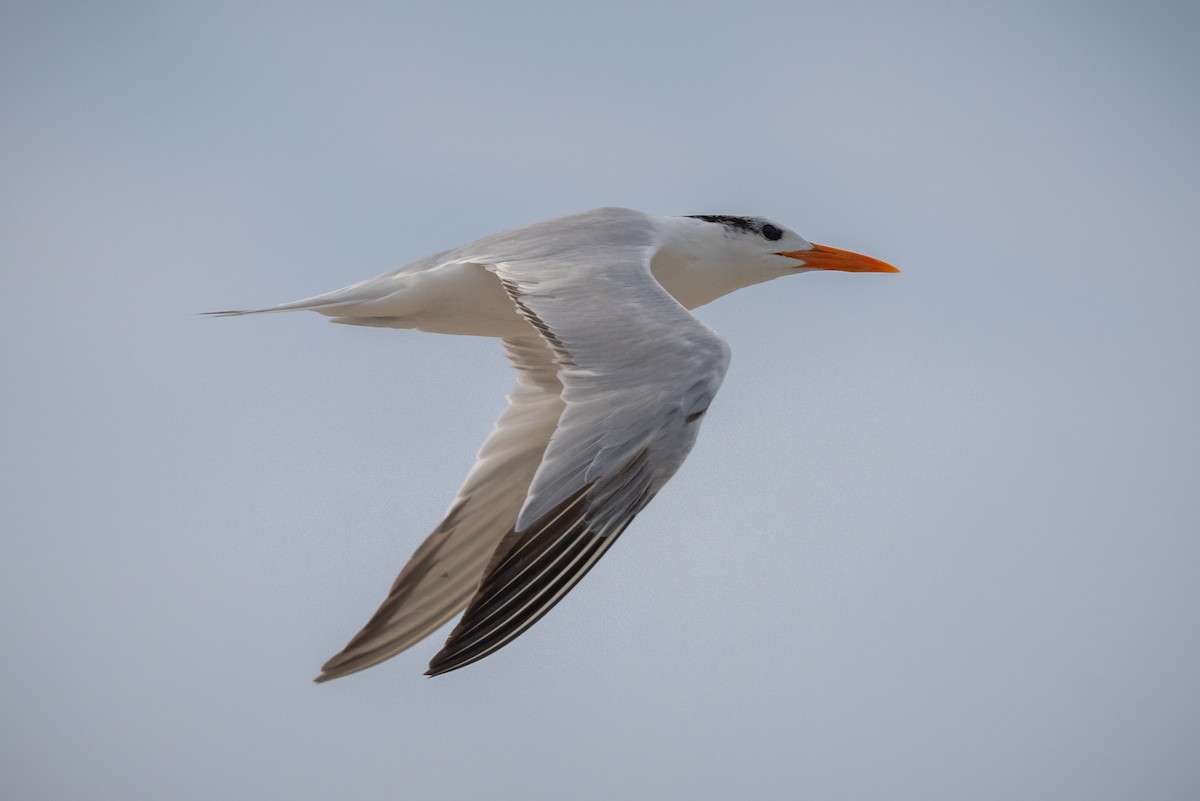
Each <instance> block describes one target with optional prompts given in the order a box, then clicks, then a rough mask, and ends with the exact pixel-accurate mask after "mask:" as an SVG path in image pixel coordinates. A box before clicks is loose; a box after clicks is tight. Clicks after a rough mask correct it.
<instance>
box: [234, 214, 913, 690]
mask: <svg viewBox="0 0 1200 801" xmlns="http://www.w3.org/2000/svg"><path fill="white" fill-rule="evenodd" d="M810 270H845V271H849V272H881V273H883V272H887V273H891V272H898V270H896V268H895V267H892V266H891V265H888V264H885V263H884V262H881V261H878V260H876V259H873V258H870V257H868V256H862V255H859V254H857V253H851V252H849V251H845V250H839V249H837V248H832V247H826V246H824V245H814V244H813V243H811V242H808V241H806V240H804V239H803V238H801V237H800V236H799V235H797V234H796V233H794V232H793V231H791V230H789V229H787V228H784V227H783V226H782V225H779V224H777V223H774V222H771V221H769V220H765V219H763V218H761V217H736V216H728V215H696V216H690V217H658V216H654V215H650V214H645V213H643V212H640V211H633V210H631V209H620V208H602V209H594V210H592V211H585V212H582V213H580V214H572V215H569V216H566V217H559V218H557V219H553V220H547V221H545V222H539V223H533V224H532V225H526V226H523V227H520V228H514V229H512V230H509V231H503V232H501V233H498V234H494V235H492V236H488V237H485V238H483V239H480V240H479V241H477V242H472V243H471V244H469V245H464V246H462V247H459V248H455V249H453V250H448V251H445V252H443V253H438V254H436V255H433V256H429V257H428V258H424V259H421V260H419V261H415V262H412V263H411V264H408V265H405V266H404V267H400V268H398V269H395V270H392V271H391V272H388V273H384V274H383V275H381V276H379V277H377V278H372V279H370V280H367V281H363V282H361V283H358V284H354V285H352V286H348V287H346V288H344V289H339V290H336V291H334V292H329V293H327V294H324V295H318V296H316V297H312V298H307V299H305V300H299V301H296V302H294V303H285V304H282V305H279V306H275V307H272V308H268V309H254V310H243V311H229V312H216V313H215V314H217V315H240V314H258V313H261V312H276V311H294V310H300V309H307V310H310V311H315V312H319V313H321V314H323V315H326V316H327V317H330V318H332V320H333V322H335V323H348V324H350V325H367V326H382V327H385V328H416V329H420V330H422V331H432V332H435V333H441V334H473V335H477V336H487V337H499V338H500V339H501V340H502V341H503V343H504V349H505V352H506V353H507V355H508V358H509V361H511V362H512V365H513V367H515V368H516V371H517V383H516V386H515V387H514V388H513V390H512V392H511V393H510V394H509V396H508V408H507V409H506V410H505V412H504V413H503V414H502V415H501V416H500V419H499V421H497V423H496V427H495V429H494V430H493V432H492V434H491V436H490V437H488V439H487V441H486V442H485V443H484V444H483V448H482V449H481V450H480V452H479V456H478V458H477V460H476V462H475V466H474V467H473V468H472V469H471V472H470V473H469V474H468V475H467V479H466V483H464V484H463V486H462V488H461V489H460V490H459V491H458V496H457V497H456V498H455V499H454V502H453V503H451V504H450V509H449V511H448V512H447V513H446V517H445V519H444V520H443V521H442V522H441V523H440V524H439V525H438V526H437V528H435V529H434V530H433V533H432V534H430V535H429V536H428V537H427V538H426V540H425V542H423V543H422V544H421V546H420V547H419V548H417V551H416V553H414V554H413V556H412V558H411V559H409V561H408V564H407V565H405V566H404V569H403V570H401V571H400V575H399V576H398V577H397V578H396V581H395V582H394V583H393V584H392V588H391V591H390V592H388V595H387V598H386V599H385V600H384V602H383V604H382V605H381V606H380V607H379V610H378V611H377V612H375V615H374V616H373V617H372V618H371V619H370V621H368V623H367V624H366V626H364V627H363V629H362V631H360V632H359V633H358V634H356V635H355V636H354V638H353V639H351V640H350V642H349V644H347V645H346V647H345V648H344V649H343V650H342V651H341V652H340V653H338V654H337V655H336V656H334V657H333V658H332V659H330V660H329V661H328V662H326V663H325V665H324V666H323V667H322V669H321V675H320V676H319V677H318V678H317V681H327V680H328V679H334V678H338V677H339V676H345V675H347V674H349V673H354V672H356V671H359V670H363V669H364V668H368V667H371V666H372V665H376V664H378V663H380V662H382V661H383V660H385V659H388V658H390V657H392V656H395V655H396V654H398V653H400V652H401V651H403V650H405V649H406V648H409V647H410V646H412V645H413V644H415V643H416V642H418V641H420V640H421V639H423V638H424V637H426V636H427V635H429V634H431V633H432V632H433V631H435V630H436V629H437V628H438V627H439V626H441V625H442V624H443V623H445V622H446V621H447V620H449V619H450V618H451V617H453V616H454V615H455V614H457V613H458V612H459V611H460V610H462V609H463V608H464V607H465V609H466V611H465V613H464V614H463V616H462V619H461V620H460V621H459V623H458V625H457V626H456V627H455V628H454V630H453V631H452V632H450V637H449V638H448V639H447V640H446V644H445V646H444V647H443V648H442V650H441V651H440V652H439V653H438V654H437V655H436V656H434V658H433V661H432V662H430V664H429V670H428V675H431V676H432V675H437V674H440V673H446V672H448V671H451V670H455V669H457V668H460V667H463V666H464V665H469V664H471V663H472V662H475V661H477V660H480V659H482V658H484V657H485V656H488V655H489V654H491V653H493V652H495V651H496V650H498V649H500V648H502V647H504V646H505V645H507V644H508V643H510V642H512V640H513V639H515V638H516V637H517V636H519V635H520V634H521V633H522V632H524V631H525V630H526V629H528V628H529V627H530V626H532V625H533V624H534V623H535V622H536V621H537V620H538V619H539V618H540V617H541V616H542V615H544V614H546V612H547V611H549V610H550V608H551V607H553V606H554V604H556V603H558V601H559V600H560V599H561V598H562V597H563V596H564V595H565V594H566V593H567V592H568V591H569V590H570V589H571V588H572V587H574V586H575V584H576V583H577V582H578V581H579V580H580V579H581V578H583V576H584V574H586V573H587V572H588V570H589V569H591V567H592V565H594V564H595V563H596V560H598V559H599V558H600V557H601V556H603V555H604V552H605V551H607V550H608V549H609V547H611V546H612V544H613V543H614V542H616V540H617V537H618V536H620V534H621V532H623V531H624V530H625V528H626V526H628V525H629V523H630V522H631V521H632V520H633V518H634V516H636V515H637V513H638V512H640V511H641V510H642V509H643V508H644V507H645V506H646V504H647V503H649V502H650V499H651V498H653V497H654V495H655V493H657V492H658V491H659V490H660V489H662V487H663V485H664V484H666V483H667V481H668V480H669V479H670V478H671V476H673V475H674V474H675V471H676V470H678V469H679V466H680V465H681V464H682V463H683V460H684V458H685V457H686V456H687V454H688V451H690V450H691V449H692V445H693V443H695V441H696V434H697V432H698V431H699V428H700V422H701V421H702V420H703V419H704V413H705V411H706V410H707V409H708V405H709V403H711V402H712V399H713V396H714V395H715V394H716V392H717V388H718V387H720V386H721V380H722V378H723V377H724V375H725V369H726V367H727V366H728V364H729V347H728V346H727V345H726V344H725V341H724V340H723V339H721V337H719V336H717V334H716V333H714V332H713V331H712V330H710V329H709V328H708V327H707V326H705V325H704V324H703V323H701V322H700V321H699V320H697V319H696V318H695V317H694V316H692V314H691V312H690V311H689V309H694V308H696V307H697V306H702V305H704V304H705V303H708V302H710V301H713V300H715V299H717V298H719V297H721V296H722V295H726V294H728V293H730V292H733V291H734V290H735V289H741V288H742V287H746V286H750V285H751V284H758V283H761V282H763V281H769V280H771V279H773V278H779V277H781V276H784V275H792V274H794V273H803V272H808V271H810Z"/></svg>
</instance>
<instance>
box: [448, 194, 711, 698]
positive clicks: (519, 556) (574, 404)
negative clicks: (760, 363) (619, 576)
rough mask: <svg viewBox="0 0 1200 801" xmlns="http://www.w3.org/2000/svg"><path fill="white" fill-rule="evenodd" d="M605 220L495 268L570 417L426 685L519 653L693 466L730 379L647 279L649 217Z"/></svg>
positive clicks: (683, 313)
mask: <svg viewBox="0 0 1200 801" xmlns="http://www.w3.org/2000/svg"><path fill="white" fill-rule="evenodd" d="M605 213H606V214H607V215H609V217H610V218H611V222H612V224H611V225H607V224H605V225H599V226H591V227H589V229H588V231H587V239H586V241H584V242H583V243H582V245H581V236H580V234H579V232H568V233H567V234H564V239H569V242H570V247H567V246H566V244H564V245H563V246H562V247H560V248H555V247H554V242H553V241H552V236H550V235H546V236H544V237H543V239H542V240H541V241H540V242H539V243H538V244H539V248H538V249H540V250H541V251H542V252H540V253H537V250H538V249H533V250H534V252H535V253H537V255H535V256H533V257H532V258H523V259H507V260H503V261H497V262H494V263H492V264H490V266H489V269H492V270H493V271H494V272H495V273H496V274H497V275H498V276H499V277H500V279H501V281H502V282H503V284H504V287H505V289H506V290H507V291H508V293H509V295H510V296H511V297H512V299H513V302H514V303H516V305H517V307H518V309H519V310H520V311H521V313H522V314H523V315H524V316H525V317H526V319H528V320H529V322H530V323H531V324H532V325H534V327H536V328H537V329H538V330H539V331H540V332H541V334H542V336H543V338H544V339H545V341H546V344H547V345H548V346H549V347H550V348H551V349H552V350H553V352H554V355H555V359H556V361H557V362H558V365H559V372H558V378H559V380H560V381H561V382H562V386H563V391H562V399H563V401H564V402H565V404H566V408H565V410H564V411H563V414H562V417H561V419H560V420H559V422H558V426H557V429H556V430H555V431H554V434H553V436H552V437H551V439H550V444H549V446H548V447H547V448H546V450H545V453H544V455H543V457H542V459H541V464H540V466H539V467H538V468H537V472H536V474H535V475H534V477H533V481H532V484H531V486H530V488H529V494H528V498H527V499H526V501H525V504H524V507H523V508H522V510H521V512H520V514H519V516H518V517H517V521H516V524H515V525H514V526H513V528H512V530H511V531H509V532H508V533H507V534H506V535H505V536H504V538H503V540H502V541H501V542H500V544H499V547H498V548H497V549H496V552H495V554H494V555H493V557H492V559H491V561H490V562H489V564H488V566H487V568H486V570H485V571H484V576H483V580H482V583H481V584H480V586H479V589H478V591H477V592H476V593H475V596H474V597H473V598H472V599H471V602H470V604H469V605H468V607H467V610H466V612H465V613H464V615H463V618H462V620H461V621H460V622H459V624H458V626H457V627H456V628H455V629H454V631H453V632H452V633H451V635H450V637H449V639H448V640H447V642H446V645H445V647H444V648H443V649H442V651H441V652H440V653H438V654H437V656H435V657H434V659H433V661H432V662H431V663H430V666H429V671H428V673H429V675H436V674H439V673H445V672H447V671H450V670H455V669H456V668H460V667H463V666H464V665H467V664H470V663H471V662H474V661H476V660H478V659H482V658H483V657H485V656H487V655H488V654H490V653H493V652H494V651H496V650H497V649H499V648H501V647H503V646H504V645H506V644H507V643H509V642H511V641H512V640H513V639H514V638H515V637H517V636H518V635H519V634H521V633H522V632H523V631H525V630H526V629H528V628H529V627H530V626H531V625H533V623H535V622H536V621H537V620H538V618H540V617H541V616H542V615H543V614H545V613H546V612H547V611H548V610H549V609H550V608H551V607H552V606H553V605H554V604H555V603H557V602H558V600H559V599H561V598H562V597H563V595H565V594H566V593H567V592H568V591H569V590H570V589H571V588H572V587H573V586H574V585H575V584H576V583H577V582H578V581H579V580H580V579H581V578H582V577H583V576H584V574H586V573H587V571H588V570H589V569H590V568H591V567H592V565H594V564H595V562H596V560H598V559H599V558H600V557H601V556H602V555H603V554H604V552H605V551H607V550H608V548H609V547H611V546H612V544H613V542H614V541H615V540H616V539H617V537H618V536H619V535H620V534H621V532H622V531H624V530H625V527H626V526H628V525H629V523H630V521H632V519H633V517H634V516H635V515H636V514H637V513H638V512H639V511H641V509H642V508H643V507H645V505H646V504H647V503H649V501H650V499H651V498H653V497H654V495H655V493H657V492H658V490H659V489H660V488H661V487H662V486H663V485H664V484H665V483H666V482H667V480H668V479H670V478H671V476H672V475H674V474H675V471H676V470H677V469H678V468H679V466H680V465H681V464H682V463H683V460H684V458H685V457H686V456H687V454H688V452H689V451H690V450H691V448H692V445H693V444H694V442H695V439H696V433H697V430H698V426H699V423H700V420H701V418H702V417H703V415H704V412H705V410H706V409H707V408H708V405H709V403H710V401H711V400H712V398H713V396H714V395H715V394H716V391H717V389H718V387H719V386H720V384H721V380H722V379H723V377H724V374H725V369H726V367H727V366H728V363H729V351H728V347H727V346H726V345H725V342H724V341H723V340H722V339H721V338H720V337H718V336H717V335H716V334H715V333H713V332H712V331H710V330H709V329H708V328H707V327H705V326H704V325H703V324H701V323H700V322H699V321H698V320H697V319H696V318H695V317H693V316H692V315H691V314H690V313H689V312H688V311H687V310H685V309H684V308H683V307H682V306H680V305H679V304H678V303H677V302H676V301H675V300H674V299H673V298H672V297H671V296H670V295H669V294H668V293H667V292H666V290H664V289H663V288H662V287H661V286H660V285H659V284H658V283H657V282H656V281H655V280H654V278H653V276H652V275H651V274H650V259H651V257H652V256H653V254H654V252H655V251H656V250H657V248H658V235H657V232H656V230H655V228H654V225H653V222H652V220H651V218H649V217H646V216H645V215H640V214H637V213H635V212H628V213H625V212H620V213H618V212H617V210H605ZM609 221H610V220H609V219H608V218H606V220H605V221H604V222H605V223H607V222H609ZM481 261H482V259H481Z"/></svg>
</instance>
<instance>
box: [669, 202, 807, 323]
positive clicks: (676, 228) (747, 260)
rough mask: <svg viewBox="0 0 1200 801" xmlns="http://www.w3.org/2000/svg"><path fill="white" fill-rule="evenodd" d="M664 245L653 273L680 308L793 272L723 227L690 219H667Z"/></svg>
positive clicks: (690, 307)
mask: <svg viewBox="0 0 1200 801" xmlns="http://www.w3.org/2000/svg"><path fill="white" fill-rule="evenodd" d="M660 223H661V224H662V233H663V246H662V248H660V249H659V251H658V253H656V254H655V255H654V258H653V259H652V260H651V262H650V272H651V273H653V274H654V278H655V280H656V281H658V282H659V283H660V284H662V286H663V289H665V290H667V292H669V293H671V296H672V297H673V298H675V300H677V301H679V303H680V305H681V306H683V307H684V308H687V309H695V308H696V307H698V306H703V305H704V304H706V303H711V302H712V301H714V300H716V299H717V298H719V297H721V296H723V295H728V294H729V293H730V292H734V291H736V290H738V289H742V288H743V287H747V286H752V285H753V284H760V283H762V282H763V281H770V280H771V279H772V278H779V277H780V276H783V275H787V274H789V273H791V272H793V271H792V270H790V269H788V268H787V267H786V266H783V265H782V264H781V262H782V261H783V260H778V261H776V260H774V259H771V260H768V259H767V258H766V257H765V254H759V253H755V252H753V251H751V250H749V249H748V248H747V246H746V244H745V243H744V242H742V241H740V238H739V237H736V236H730V235H728V234H726V232H725V231H724V230H723V229H722V228H721V226H719V225H714V224H713V223H710V222H704V221H702V220H695V219H692V218H690V217H666V218H662V219H661V220H660Z"/></svg>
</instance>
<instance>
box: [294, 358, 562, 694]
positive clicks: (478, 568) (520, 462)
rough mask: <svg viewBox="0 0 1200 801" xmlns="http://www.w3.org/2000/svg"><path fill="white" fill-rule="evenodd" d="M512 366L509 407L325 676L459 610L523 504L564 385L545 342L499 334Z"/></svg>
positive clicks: (406, 642) (384, 653)
mask: <svg viewBox="0 0 1200 801" xmlns="http://www.w3.org/2000/svg"><path fill="white" fill-rule="evenodd" d="M504 347H505V351H506V352H507V354H508V357H509V359H510V360H511V361H512V364H513V366H514V367H516V368H517V383H516V386H515V387H513V390H512V392H511V393H509V396H508V403H509V405H508V409H507V410H505V412H504V414H503V415H501V416H500V419H499V420H498V421H497V422H496V428H495V429H494V430H493V432H492V434H491V436H490V437H489V438H488V440H487V442H485V443H484V445H483V448H482V449H481V450H480V452H479V457H478V458H477V460H476V462H475V467H474V468H472V470H471V472H470V474H469V475H468V476H467V480H466V483H465V484H463V486H462V489H460V490H459V491H458V497H456V498H455V499H454V503H453V504H451V506H450V510H449V512H447V514H446V519H445V520H443V521H442V522H441V524H440V525H439V526H438V527H437V528H436V529H434V531H433V533H432V534H430V535H429V536H428V537H427V538H426V540H425V542H424V543H422V545H421V547H420V548H418V549H417V552H416V553H415V554H413V556H412V558H411V559H409V561H408V564H407V565H405V567H404V569H403V570H402V571H400V575H399V576H398V577H397V578H396V581H395V583H393V584H392V589H391V591H390V592H389V593H388V597H387V600H385V601H384V602H383V604H382V605H381V606H380V607H379V610H378V611H377V612H376V613H375V615H374V616H373V617H372V618H371V620H370V621H369V622H368V623H367V625H366V626H364V627H363V629H362V631H360V632H359V633H358V634H356V635H355V636H354V639H352V640H351V641H350V643H349V644H348V645H347V646H346V647H345V649H343V650H342V651H341V653H339V654H337V655H336V656H334V657H333V658H332V659H330V660H329V661H328V662H326V663H325V665H324V666H323V667H322V668H321V675H320V676H319V677H318V678H317V681H327V680H329V679H334V678H337V677H339V676H345V675H346V674H348V673H354V672H356V671H359V670H363V669H364V668H368V667H371V666H372V665H375V664H377V663H379V662H382V661H383V660H385V659H388V658H389V657H392V656H395V655H396V654H398V653H400V652H401V651H403V650H404V649H406V648H408V647H409V646H411V645H413V644H415V643H416V642H418V641H419V640H421V639H422V638H424V637H425V636H427V635H428V634H430V633H432V632H433V631H434V630H435V629H437V628H438V626H440V625H442V624H443V623H445V622H446V621H447V620H449V619H450V618H451V617H453V616H454V615H455V614H457V613H458V612H459V611H460V610H461V609H462V608H463V607H464V606H465V605H466V603H467V600H468V599H469V598H470V597H471V594H472V593H473V592H475V589H476V587H478V585H479V580H480V577H481V576H482V575H483V569H484V567H485V566H486V565H487V562H488V560H489V559H490V558H491V556H492V553H493V552H494V551H495V550H496V546H497V545H498V544H499V542H500V540H501V539H502V538H503V537H504V535H505V534H506V533H507V532H509V531H511V530H512V528H513V525H514V524H515V522H516V519H517V513H518V512H519V511H520V509H521V505H522V504H523V503H524V502H525V496H526V493H527V491H528V489H529V484H530V482H531V481H532V480H533V475H534V471H535V470H537V466H538V464H539V463H540V462H541V459H542V454H543V452H544V451H545V450H546V444H547V443H548V442H549V441H550V435H551V433H553V431H554V427H555V425H557V423H558V419H559V417H560V416H561V414H562V411H563V408H564V405H563V401H562V400H561V398H560V397H559V395H560V393H561V392H562V384H560V383H559V380H558V377H557V366H556V365H555V364H554V362H553V360H552V358H551V357H552V354H551V352H550V350H548V349H547V347H546V344H545V342H543V341H542V340H541V339H540V338H539V337H537V336H531V337H528V338H524V339H506V340H504Z"/></svg>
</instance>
